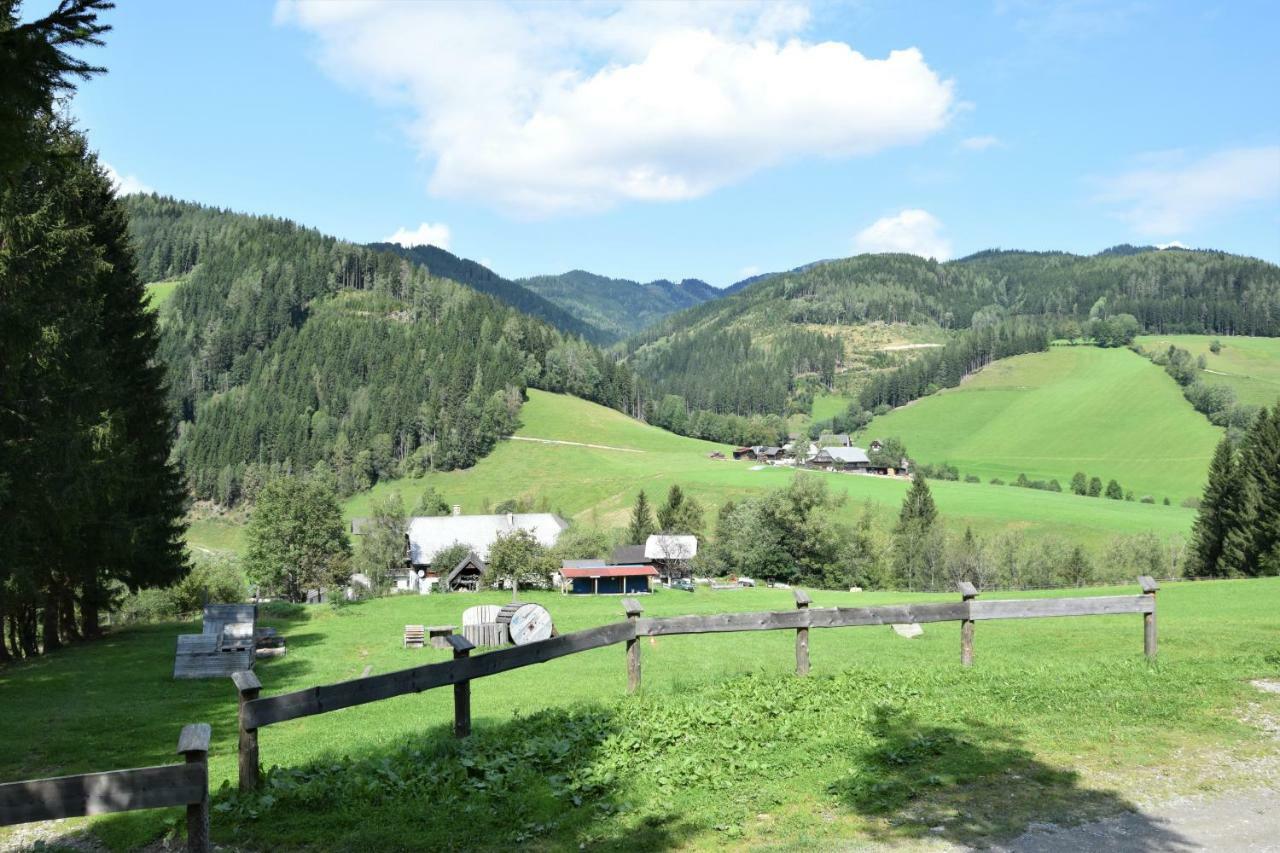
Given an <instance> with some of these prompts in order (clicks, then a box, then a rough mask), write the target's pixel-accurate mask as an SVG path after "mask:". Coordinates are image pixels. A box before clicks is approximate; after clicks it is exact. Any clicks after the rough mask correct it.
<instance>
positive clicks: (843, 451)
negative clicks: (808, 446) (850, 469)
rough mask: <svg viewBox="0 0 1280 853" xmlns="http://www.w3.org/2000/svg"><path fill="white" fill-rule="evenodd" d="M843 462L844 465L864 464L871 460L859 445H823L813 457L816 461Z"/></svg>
mask: <svg viewBox="0 0 1280 853" xmlns="http://www.w3.org/2000/svg"><path fill="white" fill-rule="evenodd" d="M827 460H830V461H832V462H843V463H844V464H846V465H856V464H859V463H861V464H866V463H868V462H870V461H871V460H870V459H868V458H867V452H866V451H865V450H863V449H862V448H861V447H824V448H822V449H821V450H820V451H818V455H817V456H815V457H814V461H816V462H825V461H827Z"/></svg>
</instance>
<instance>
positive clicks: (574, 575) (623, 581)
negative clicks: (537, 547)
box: [560, 561, 658, 595]
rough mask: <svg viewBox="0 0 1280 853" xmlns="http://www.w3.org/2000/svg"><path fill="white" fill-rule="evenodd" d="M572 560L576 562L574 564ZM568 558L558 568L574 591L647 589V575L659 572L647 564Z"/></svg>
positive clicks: (622, 592)
mask: <svg viewBox="0 0 1280 853" xmlns="http://www.w3.org/2000/svg"><path fill="white" fill-rule="evenodd" d="M575 563H577V564H576V565H575ZM580 563H581V561H569V562H567V563H566V564H565V565H564V567H563V568H561V569H560V576H561V577H562V578H564V579H565V581H566V585H567V587H568V591H569V592H571V593H573V594H574V595H630V594H632V593H637V592H649V579H650V578H656V577H657V576H658V570H657V569H655V568H654V567H653V566H650V565H634V566H608V565H599V566H582V565H581V564H580Z"/></svg>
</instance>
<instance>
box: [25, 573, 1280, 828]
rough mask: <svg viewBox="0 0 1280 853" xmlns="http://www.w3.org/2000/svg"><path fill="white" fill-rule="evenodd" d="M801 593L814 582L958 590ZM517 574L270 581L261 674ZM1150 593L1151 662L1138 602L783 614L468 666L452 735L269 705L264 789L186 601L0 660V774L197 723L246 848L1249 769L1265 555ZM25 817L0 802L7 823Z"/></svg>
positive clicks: (778, 814)
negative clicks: (354, 600) (373, 594)
mask: <svg viewBox="0 0 1280 853" xmlns="http://www.w3.org/2000/svg"><path fill="white" fill-rule="evenodd" d="M1136 592H1137V588H1136V584H1135V585H1133V586H1126V587H1118V588H1114V589H1105V590H1088V591H1073V592H1071V593H1065V594H1133V593H1136ZM522 595H523V597H524V598H525V599H527V600H533V601H537V602H539V603H542V604H543V605H545V606H546V607H547V608H548V610H549V611H550V612H551V614H552V616H553V618H554V620H555V623H556V626H557V628H558V629H559V630H561V631H573V630H577V629H582V628H587V627H591V626H594V625H600V624H606V623H608V622H612V621H616V620H618V619H620V617H621V615H622V611H621V608H620V606H619V602H618V599H617V598H616V597H601V598H579V597H568V596H562V595H559V594H555V593H545V592H542V593H539V592H532V593H522ZM813 596H814V606H819V607H820V606H834V605H846V606H847V605H870V604H880V603H888V602H919V601H930V600H950V599H952V598H954V596H951V595H919V594H917V595H912V594H907V593H892V592H885V593H863V594H857V593H835V592H823V591H815V592H814V593H813ZM988 597H1014V596H1012V595H1010V596H1003V595H997V594H994V593H993V594H989V595H988ZM1018 597H1021V596H1018ZM505 598H506V596H505V595H504V594H503V593H498V592H490V593H479V594H460V595H433V596H400V597H393V598H385V599H375V600H371V601H367V602H363V603H359V604H354V605H348V606H346V607H341V608H333V607H330V606H329V605H317V606H311V607H302V606H298V605H290V606H274V609H272V608H268V612H267V613H266V614H264V615H263V617H262V618H261V619H260V622H263V623H265V624H270V625H274V626H275V627H277V628H279V629H280V631H281V632H282V633H283V634H284V635H285V637H286V638H287V641H288V649H289V651H288V654H287V656H286V657H284V658H280V659H275V660H264V661H261V662H259V664H258V666H257V674H258V676H259V677H260V679H261V680H262V683H263V693H264V695H273V694H277V693H281V692H288V691H292V690H298V689H302V688H305V687H308V686H311V685H315V684H322V683H330V682H335V681H341V680H345V679H351V678H356V677H359V676H360V675H361V674H362V673H363V672H364V671H365V670H366V668H367V669H368V670H369V671H370V672H372V673H375V674H376V673H383V672H388V671H392V670H396V669H402V668H405V667H410V666H416V665H419V664H423V663H428V662H433V661H439V660H444V659H446V656H447V653H446V652H442V651H439V650H435V649H430V648H428V649H408V650H406V649H403V648H401V632H402V629H403V626H404V625H405V624H406V623H424V624H458V623H459V621H460V617H461V611H462V610H463V608H465V607H468V606H470V605H472V604H476V603H489V602H501V601H504V600H505ZM643 604H644V607H645V611H646V613H647V614H648V615H675V614H681V613H711V612H726V611H744V610H769V609H786V610H790V609H792V608H793V607H794V604H793V602H792V597H791V594H790V593H789V592H787V591H785V590H766V589H757V590H728V591H713V590H709V589H699V590H698V591H697V592H696V593H693V594H688V593H682V592H674V591H661V592H658V593H655V594H654V595H651V596H646V597H644V599H643ZM1158 606H1159V629H1160V655H1159V661H1158V663H1156V664H1154V665H1152V664H1149V663H1148V662H1147V661H1146V660H1145V659H1144V658H1143V655H1142V628H1141V618H1140V617H1139V616H1137V615H1133V614H1129V615H1123V616H1100V617H1083V618H1071V619H1021V620H1010V621H1005V622H981V623H979V624H978V625H977V635H976V644H975V647H976V663H975V666H974V667H973V668H972V669H969V670H965V669H963V668H961V667H960V665H959V627H958V626H957V625H955V624H951V623H941V624H936V625H926V626H924V634H923V636H922V637H920V638H918V639H913V640H907V639H903V638H901V637H899V636H897V635H896V634H895V633H894V632H893V631H891V630H890V629H889V628H887V627H874V628H848V629H826V630H816V629H815V630H814V631H813V632H812V635H811V638H810V648H811V657H812V665H813V670H812V674H811V675H810V676H809V677H807V678H797V677H796V676H795V675H794V674H793V667H794V660H795V658H794V637H793V635H792V633H791V632H789V631H775V632H759V633H755V632H753V633H744V634H734V635H704V636H686V637H661V638H655V639H652V640H642V641H641V650H642V656H643V668H644V669H643V671H644V682H643V688H642V690H641V692H640V693H639V694H638V695H636V696H632V697H629V696H627V694H626V689H625V688H626V669H625V663H624V661H625V653H624V650H623V647H622V646H613V647H609V648H604V649H597V650H593V651H590V652H586V653H582V654H578V655H573V656H571V657H568V658H563V659H560V660H557V661H552V662H550V663H546V664H540V665H535V666H531V667H526V668H524V669H520V670H516V671H513V672H509V673H504V674H502V675H499V676H494V677H491V678H486V679H481V680H479V681H477V682H475V683H473V685H472V709H473V715H474V734H473V736H472V737H471V738H470V739H469V740H467V741H465V742H461V743H460V742H456V741H455V740H454V739H453V738H452V737H451V736H450V732H449V724H450V721H451V714H452V694H451V692H450V691H449V690H447V689H443V690H433V691H429V692H427V693H424V694H419V695H410V696H404V697H398V698H395V699H390V700H384V701H380V702H375V703H371V704H368V705H363V706H359V707H355V708H349V709H345V710H342V711H338V712H335V713H330V714H324V715H319V716H314V717H309V718H304V719H300V720H295V721H290V722H287V723H283V724H279V725H276V726H271V727H268V728H265V729H263V730H261V732H260V744H261V758H262V762H263V765H264V767H265V768H272V767H273V766H274V767H278V768H280V769H277V770H273V771H270V773H269V774H268V776H267V783H266V788H265V790H264V792H263V793H262V794H261V795H257V796H251V797H239V796H237V795H235V794H234V792H233V791H232V789H231V787H230V785H231V784H232V783H233V780H234V778H235V774H236V749H235V743H236V729H235V694H234V691H233V688H232V685H231V684H230V681H229V680H228V679H222V680H208V681H174V680H173V679H172V678H171V672H172V666H173V652H174V637H175V636H176V635H177V634H179V633H185V632H190V631H198V630H199V626H198V624H194V623H191V624H161V625H151V626H143V627H134V628H126V629H121V630H112V631H111V632H110V633H109V634H108V636H107V637H106V638H105V639H104V640H102V641H100V642H94V643H89V644H84V645H80V646H74V647H70V648H68V649H65V650H62V651H58V652H55V653H53V654H50V655H47V656H45V657H41V658H38V659H35V660H32V661H28V662H23V663H20V664H17V665H12V666H9V667H6V668H3V669H0V707H3V708H4V722H5V728H6V730H7V731H9V732H10V733H13V732H28V733H31V734H32V736H30V737H5V738H3V739H0V779H3V780H15V779H24V778H34V777H45V776H53V775H58V774H69V773H79V772H88V771H93V770H105V769H113V768H121V767H129V766H143V765H147V764H158V763H166V762H170V761H172V760H173V755H172V750H173V748H174V744H175V741H176V738H177V734H178V731H179V729H180V728H181V726H182V725H183V724H185V723H188V722H195V721H204V722H209V723H211V724H212V726H213V733H214V738H213V746H212V750H211V753H210V773H211V779H212V785H213V787H214V789H215V791H216V793H215V795H214V800H213V810H212V827H213V838H214V840H215V842H217V843H219V844H232V843H234V844H235V845H236V846H237V847H242V848H245V849H263V850H266V849H271V850H278V849H287V850H292V849H308V850H314V849H317V845H316V839H319V838H323V839H325V842H324V845H323V846H324V848H325V849H332V850H368V849H378V850H407V849H459V848H468V849H475V848H482V849H492V848H495V847H509V846H519V847H529V848H532V849H538V850H560V849H592V850H597V849H598V850H634V849H656V848H663V847H681V848H686V849H699V850H702V849H705V850H710V849H718V848H721V847H723V846H725V845H731V846H739V847H752V848H767V849H815V848H830V847H831V846H833V845H836V844H840V845H847V844H851V843H852V844H855V845H856V844H857V843H858V842H861V841H875V840H881V841H911V840H913V839H922V838H923V839H928V838H940V839H943V840H947V841H953V842H956V843H962V844H980V845H981V844H984V843H987V842H990V841H991V840H992V839H999V838H1005V837H1008V836H1011V835H1015V834H1017V833H1019V832H1021V831H1023V830H1025V829H1026V827H1027V826H1028V825H1029V824H1030V823H1032V822H1035V821H1045V820H1063V821H1067V822H1073V821H1080V820H1086V819H1088V818H1091V817H1094V816H1099V815H1104V814H1114V813H1119V812H1122V811H1126V810H1129V809H1132V808H1133V807H1134V806H1135V804H1136V801H1137V798H1138V796H1139V793H1141V795H1142V796H1144V797H1164V796H1170V795H1173V794H1179V793H1190V792H1195V791H1205V790H1208V791H1213V790H1219V789H1222V788H1225V787H1229V786H1232V785H1236V784H1245V783H1250V782H1252V781H1254V780H1252V779H1251V777H1249V775H1248V774H1249V772H1250V771H1249V768H1250V767H1266V766H1271V765H1269V764H1266V763H1265V762H1268V761H1272V762H1273V761H1274V759H1275V757H1276V742H1275V740H1274V739H1273V738H1270V737H1269V736H1268V735H1267V734H1266V733H1265V732H1263V731H1261V730H1260V728H1259V727H1258V725H1257V721H1258V720H1259V719H1262V718H1265V717H1266V715H1271V717H1272V718H1274V717H1275V715H1276V714H1280V697H1277V696H1266V695H1264V694H1261V693H1257V692H1256V691H1255V690H1254V689H1253V688H1252V687H1251V686H1250V685H1249V683H1248V682H1249V679H1252V678H1260V677H1275V676H1276V675H1277V673H1280V625H1278V624H1277V622H1276V620H1275V619H1274V614H1275V613H1276V612H1277V609H1280V579H1275V578H1269V579H1261V580H1244V581H1221V582H1211V583H1179V584H1170V585H1167V586H1166V587H1165V588H1163V589H1161V591H1160V592H1159V594H1158ZM90 709H91V713H90V712H89V710H90ZM1249 709H1252V710H1249ZM1260 762H1261V763H1260ZM224 783H227V784H228V787H226V788H222V789H221V790H218V789H219V788H220V787H221V786H222V785H223V784H224ZM84 824H85V821H83V820H78V821H70V822H68V823H67V824H64V827H65V828H66V829H67V830H74V829H77V828H79V827H82V826H84ZM181 826H182V816H181V812H180V811H179V810H167V811H150V812H136V813H132V814H127V815H113V816H105V817H101V818H96V819H93V820H92V823H91V827H92V830H93V832H94V833H95V834H96V835H97V836H98V838H99V839H100V840H102V841H103V842H104V843H105V844H106V845H107V846H108V847H110V848H111V849H132V848H136V847H140V846H143V845H145V844H148V843H151V842H152V841H153V840H154V839H156V838H157V837H161V836H165V835H167V834H171V833H174V832H176V831H179V828H180V827H181ZM936 827H942V829H940V830H939V829H936ZM14 831H15V830H12V829H11V830H7V831H5V830H0V846H3V844H4V842H5V839H6V838H9V837H11V835H12V833H13V832H14Z"/></svg>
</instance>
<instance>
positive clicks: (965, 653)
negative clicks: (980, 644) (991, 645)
mask: <svg viewBox="0 0 1280 853" xmlns="http://www.w3.org/2000/svg"><path fill="white" fill-rule="evenodd" d="M956 589H958V590H960V598H961V600H963V601H966V602H969V601H973V600H974V599H975V598H977V597H978V590H977V588H976V587H974V585H973V584H971V583H969V582H968V581H960V583H958V584H956ZM968 615H969V614H968V613H967V612H966V613H965V617H966V618H964V619H961V620H960V665H961V666H973V620H972V619H969V618H967V617H968Z"/></svg>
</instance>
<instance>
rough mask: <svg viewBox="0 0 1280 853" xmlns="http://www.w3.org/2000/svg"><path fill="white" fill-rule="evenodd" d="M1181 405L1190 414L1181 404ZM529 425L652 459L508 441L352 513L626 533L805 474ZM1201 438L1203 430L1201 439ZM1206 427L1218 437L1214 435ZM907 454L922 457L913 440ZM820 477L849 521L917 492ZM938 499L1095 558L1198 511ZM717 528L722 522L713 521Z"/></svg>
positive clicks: (360, 498) (647, 430)
mask: <svg viewBox="0 0 1280 853" xmlns="http://www.w3.org/2000/svg"><path fill="white" fill-rule="evenodd" d="M1132 357H1133V358H1134V359H1135V360H1137V357H1136V356H1132ZM1161 375H1163V374H1161ZM1178 402H1179V404H1180V405H1183V406H1185V405H1186V404H1185V403H1184V402H1182V401H1181V398H1178ZM1188 410H1189V408H1188ZM1196 417H1199V416H1198V415H1197V416H1196ZM521 419H522V420H523V421H524V426H523V427H521V429H520V430H519V431H518V432H517V435H518V436H521V437H537V438H544V439H555V440H560V441H577V442H585V443H592V444H600V445H608V446H610V447H615V448H627V449H630V450H639V451H642V452H639V453H635V452H626V451H624V450H605V449H597V448H588V447H578V446H573V445H557V444H540V443H537V442H531V441H520V440H512V441H504V442H501V443H500V444H499V445H498V447H497V448H495V449H494V451H493V452H492V453H491V454H489V456H487V457H486V458H485V459H483V460H481V461H480V462H479V463H478V464H477V465H476V466H475V467H473V468H469V469H467V470H464V471H450V472H445V473H433V474H429V475H427V476H426V477H423V478H421V479H406V480H399V481H395V482H391V483H382V484H379V485H378V486H377V487H375V488H374V489H373V491H372V492H366V493H363V494H360V495H357V496H355V497H353V498H352V499H350V500H349V501H347V503H346V505H345V507H344V512H345V514H346V515H347V516H348V517H352V516H363V515H367V514H368V511H369V500H370V497H371V496H372V495H381V494H385V493H387V492H389V491H392V490H396V491H399V492H400V493H401V495H402V497H403V498H404V500H405V504H406V507H407V508H408V509H409V510H410V511H412V509H413V506H414V505H415V504H416V502H417V499H418V496H419V495H420V494H421V493H422V491H423V490H424V489H425V488H426V487H427V485H428V484H430V485H433V486H434V487H435V488H436V489H438V490H440V491H441V492H442V493H443V494H444V495H445V497H446V499H447V500H448V501H449V502H450V503H459V504H461V505H462V507H463V511H464V512H469V513H474V512H480V511H481V509H482V507H483V505H484V504H485V502H486V501H487V502H488V503H489V505H490V506H492V505H494V504H497V503H499V502H500V501H502V500H504V499H506V498H513V497H520V496H527V497H530V498H532V499H533V500H534V501H535V503H536V502H537V501H539V500H542V499H545V500H546V501H547V505H548V506H549V507H550V508H551V509H553V510H557V511H559V512H561V513H563V514H564V515H565V516H566V517H570V518H577V519H579V520H582V521H586V522H592V521H595V522H597V523H600V524H606V525H613V526H621V525H624V524H625V523H626V519H627V514H628V513H629V512H630V509H631V505H632V503H633V502H634V500H635V495H636V493H637V492H638V491H639V490H640V489H645V490H646V491H647V492H648V494H649V495H650V496H651V497H652V496H661V495H663V494H665V492H666V490H667V489H668V488H669V487H670V486H671V485H672V484H673V483H679V484H680V486H681V487H682V488H684V489H685V490H686V491H688V492H689V493H691V494H692V495H693V496H694V497H695V498H696V499H697V500H699V501H700V502H702V503H703V504H704V506H706V507H707V508H708V509H709V510H714V509H715V508H718V507H719V506H720V505H721V504H723V503H724V502H725V501H727V500H730V499H733V498H736V497H741V496H746V495H758V494H761V493H763V492H764V491H766V490H768V489H774V488H781V487H783V486H785V485H786V484H787V483H788V482H789V481H790V479H791V478H792V477H794V476H796V473H795V471H793V470H790V469H788V468H784V467H771V468H764V469H762V470H752V469H753V468H754V467H757V466H754V465H752V464H750V463H746V462H734V461H731V460H729V461H725V460H714V459H709V458H707V454H708V453H710V452H712V451H715V450H721V451H727V450H728V448H726V447H723V446H720V445H715V444H711V443H709V442H704V441H698V440H696V439H691V438H684V437H682V436H678V435H673V434H672V433H669V432H666V431H664V430H660V429H656V428H654V427H650V426H647V425H645V424H642V423H640V422H638V421H635V420H633V419H631V418H628V417H626V416H625V415H622V414H620V413H618V412H616V411H613V410H612V409H607V408H604V407H602V406H597V405H594V404H592V403H587V402H584V401H582V400H579V399H577V398H574V397H567V396H563V395H558V394H548V393H545V392H541V391H534V390H531V391H530V392H529V402H528V403H526V404H525V406H524V408H523V409H522V410H521ZM1199 426H1200V424H1198V423H1196V424H1195V427H1196V428H1199ZM1204 427H1205V429H1209V427H1208V425H1207V424H1205V425H1204ZM907 444H908V447H910V448H912V450H913V451H914V450H915V447H914V444H913V442H912V440H911V438H910V437H908V438H907ZM1205 464H1206V465H1207V463H1205ZM1028 473H1031V472H1030V471H1028ZM809 476H816V477H823V478H825V479H826V481H827V482H828V483H829V484H830V486H831V488H832V489H834V490H835V491H837V492H839V493H842V494H845V495H847V496H848V499H849V500H848V502H847V503H846V505H845V507H844V509H843V510H842V512H843V513H844V514H846V515H847V518H848V520H852V519H854V518H855V517H856V516H857V515H858V514H859V513H860V512H861V511H862V504H863V502H864V501H871V502H872V503H873V505H875V506H876V507H877V508H878V509H879V510H880V511H881V512H882V513H883V514H884V515H885V516H886V517H887V516H889V515H893V514H896V513H897V511H898V508H899V507H900V506H901V503H902V498H903V496H904V495H905V494H906V490H907V487H908V485H909V484H908V483H907V482H905V481H903V480H897V479H889V478H886V477H869V476H859V475H849V474H828V473H823V472H815V473H812V474H810V475H809ZM931 488H932V489H933V493H934V498H935V499H936V501H937V503H938V507H939V508H940V509H941V511H942V512H943V514H944V515H945V516H946V518H947V520H948V521H949V522H950V523H952V524H955V525H964V524H970V525H972V526H973V527H974V529H975V531H978V532H995V531H999V530H1005V529H1009V528H1011V527H1012V528H1017V529H1019V530H1023V531H1024V532H1026V534H1027V535H1029V536H1033V537H1034V536H1044V535H1055V536H1061V537H1066V538H1072V539H1076V540H1079V541H1081V542H1084V543H1086V544H1088V545H1092V546H1098V545H1101V544H1102V543H1104V542H1105V541H1106V540H1107V539H1109V538H1110V537H1112V536H1115V535H1118V534H1126V533H1139V532H1144V531H1154V532H1156V533H1158V534H1159V535H1161V536H1173V535H1184V534H1186V533H1187V532H1188V531H1189V530H1190V528H1191V524H1192V521H1193V520H1194V517H1195V514H1194V512H1192V511H1191V510H1188V509H1185V508H1182V507H1179V506H1176V505H1175V506H1168V507H1166V506H1160V505H1158V504H1157V505H1149V504H1140V503H1136V502H1134V503H1127V502H1123V501H1106V500H1099V499H1096V498H1081V497H1076V496H1075V495H1070V494H1053V493H1050V492H1037V491H1032V490H1029V489H1015V488H1012V487H1008V486H991V485H987V484H986V483H982V484H969V483H949V482H935V483H932V484H931ZM1175 504H1176V501H1175ZM707 517H708V518H713V517H714V515H713V513H710V512H709V513H708V516H707Z"/></svg>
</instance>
